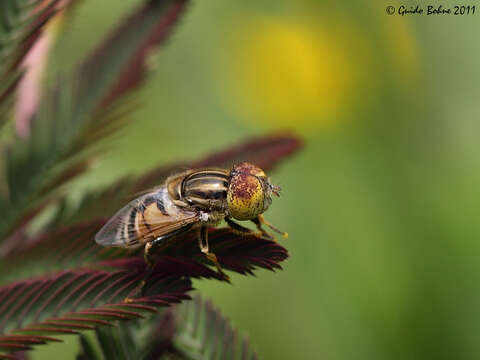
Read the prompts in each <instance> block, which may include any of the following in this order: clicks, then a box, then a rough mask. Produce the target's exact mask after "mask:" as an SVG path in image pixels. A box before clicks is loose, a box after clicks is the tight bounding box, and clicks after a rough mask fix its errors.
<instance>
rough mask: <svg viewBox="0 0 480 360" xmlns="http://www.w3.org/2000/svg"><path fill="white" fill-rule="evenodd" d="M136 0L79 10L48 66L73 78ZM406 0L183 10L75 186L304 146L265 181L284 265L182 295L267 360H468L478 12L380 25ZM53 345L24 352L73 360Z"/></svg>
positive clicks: (473, 327)
mask: <svg viewBox="0 0 480 360" xmlns="http://www.w3.org/2000/svg"><path fill="white" fill-rule="evenodd" d="M435 3H436V2H435ZM136 4H138V1H133V0H129V1H122V2H119V1H113V0H108V1H106V0H104V1H83V2H81V3H80V5H79V6H78V7H77V9H76V10H75V13H74V14H73V15H74V16H73V17H72V18H71V19H69V20H68V25H67V26H66V28H65V29H64V34H63V35H62V36H61V37H60V39H59V43H58V45H57V47H56V49H55V52H54V56H53V59H52V66H51V70H52V71H67V70H68V69H70V68H71V67H72V66H73V64H74V63H75V61H78V58H79V56H81V55H82V54H84V53H85V52H86V51H88V50H89V49H91V48H92V46H94V44H96V43H97V42H98V41H99V40H100V39H101V37H102V36H103V34H105V32H106V31H108V30H109V29H111V27H112V26H113V25H114V24H115V23H117V21H118V20H119V19H120V18H122V16H123V15H124V14H125V13H126V12H128V10H129V9H132V7H134V6H135V5H136ZM402 4H405V5H407V6H409V5H416V3H413V2H405V3H398V2H383V1H358V2H355V3H353V2H349V1H314V0H310V1H308V0H302V1H298V0H297V1H286V0H277V1H258V0H256V1H253V0H248V1H245V0H244V1H241V2H240V1H237V2H226V1H223V2H220V1H204V2H201V1H194V2H192V4H191V5H190V9H189V11H188V12H187V14H186V16H185V17H184V18H183V19H182V21H181V23H180V25H179V26H178V28H177V31H176V32H175V34H174V35H173V36H172V37H171V38H170V39H169V41H168V44H167V46H165V47H164V48H162V49H161V51H159V52H158V54H156V56H154V57H153V58H152V61H151V63H152V66H156V67H157V69H156V72H155V74H154V76H153V77H152V78H150V79H149V80H148V81H147V83H146V84H145V86H144V87H143V88H142V90H141V91H140V94H139V97H140V99H141V106H140V107H139V109H138V111H137V112H136V113H135V114H134V119H133V121H132V122H131V125H129V126H128V128H127V129H125V130H124V131H123V132H122V133H121V134H120V135H119V136H118V137H117V139H116V141H115V146H114V147H113V148H112V151H111V153H109V154H108V156H106V157H105V158H104V159H103V160H102V161H99V162H98V164H97V166H96V167H95V169H94V170H93V171H92V172H91V173H90V174H89V175H88V176H87V177H86V178H84V179H82V180H81V181H80V182H78V183H77V184H76V193H77V194H79V193H81V192H82V191H84V190H85V189H87V188H93V187H96V186H99V185H105V184H108V183H109V182H111V181H113V180H114V179H115V178H117V177H118V176H120V175H123V174H127V173H132V172H133V173H139V172H141V171H144V170H146V169H149V168H151V167H153V166H156V165H158V164H161V163H165V162H173V161H175V160H180V159H195V158H197V157H199V156H202V155H204V154H206V153H208V152H211V151H214V150H216V149H221V148H223V147H225V146H228V145H229V144H233V143H236V142H239V141H241V140H244V139H248V138H249V137H251V136H254V135H260V134H265V133H268V132H271V131H276V130H281V129H290V130H292V131H294V132H296V133H298V134H300V135H302V136H303V137H304V139H305V148H304V149H303V150H302V151H301V152H300V153H299V154H298V155H296V156H294V157H292V158H291V159H289V160H287V161H285V162H283V163H282V165H281V166H279V167H278V168H277V169H276V171H275V172H274V173H272V174H270V175H271V177H272V179H273V181H274V182H275V183H276V184H279V185H280V186H281V187H282V189H283V193H282V197H281V198H280V199H278V200H275V202H274V204H273V205H272V207H271V209H270V210H269V211H268V218H269V219H270V220H271V221H272V222H273V223H274V224H276V225H277V226H278V227H281V228H282V229H284V230H286V231H288V232H289V234H290V238H289V239H288V240H284V241H283V240H282V243H283V244H284V245H285V246H286V247H287V248H288V249H289V251H290V255H291V257H290V259H288V260H287V261H286V262H285V263H284V271H281V272H277V273H270V272H268V271H259V272H258V273H257V277H256V278H252V277H249V278H245V277H241V276H233V279H232V280H233V286H228V285H224V284H220V283H216V282H214V281H197V282H196V283H195V286H196V288H198V289H199V290H200V291H201V293H202V294H203V296H205V297H209V298H211V299H212V300H213V301H214V303H215V304H216V305H218V306H219V307H220V308H221V309H222V311H223V312H224V314H226V315H227V316H228V317H229V318H230V319H231V321H232V323H233V325H234V326H235V327H237V328H238V329H239V331H240V333H244V334H248V335H249V337H250V339H251V342H252V343H253V345H254V347H255V348H256V349H257V350H258V352H259V354H260V355H261V356H262V358H265V359H334V360H341V359H426V358H432V359H479V358H480V341H479V339H478V337H479V334H480V311H479V310H478V305H479V300H480V281H479V280H480V262H479V261H478V255H479V252H480V242H479V235H480V226H479V225H478V221H477V216H478V215H479V213H480V210H479V209H480V193H479V190H478V188H479V187H478V184H479V177H480V162H479V154H480V149H479V147H478V134H479V130H480V125H479V121H478V115H479V110H478V106H479V102H478V99H479V95H480V86H479V79H480V76H479V75H480V67H479V66H478V64H479V61H480V46H479V41H478V37H479V35H480V26H479V19H480V18H479V17H480V4H478V3H477V5H479V8H478V9H477V11H478V12H479V13H478V14H475V15H470V16H466V15H464V16H452V15H450V16H448V15H444V16H421V15H410V16H403V17H402V16H399V15H392V16H389V15H387V14H386V6H387V5H393V6H395V7H398V6H399V5H402ZM443 5H444V7H450V6H452V7H453V6H454V5H461V4H457V3H454V2H447V1H446V2H444V3H443ZM464 5H468V4H464ZM470 5H475V3H474V2H472V4H470ZM65 340H66V343H65V344H61V345H53V346H49V347H46V348H43V349H42V348H39V351H37V352H35V353H33V355H34V356H33V358H34V359H47V358H52V356H55V357H56V358H61V357H66V358H67V357H68V356H71V355H70V354H72V351H73V350H74V349H75V346H76V345H75V344H76V339H75V338H74V337H67V338H65Z"/></svg>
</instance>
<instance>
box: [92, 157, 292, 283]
mask: <svg viewBox="0 0 480 360" xmlns="http://www.w3.org/2000/svg"><path fill="white" fill-rule="evenodd" d="M279 191H280V188H279V187H278V186H274V185H272V184H271V182H270V179H269V178H268V177H267V176H266V174H265V172H264V171H263V170H262V169H260V168H259V167H257V166H255V165H253V164H250V163H246V162H243V163H240V164H238V165H235V166H233V167H232V169H231V170H222V169H197V170H188V171H185V172H182V173H179V174H175V175H173V176H170V177H169V178H168V179H167V180H166V181H165V183H164V184H163V185H162V186H160V187H158V188H155V189H154V190H152V191H150V192H148V193H146V194H144V195H142V196H140V197H139V198H137V199H135V200H133V201H131V202H130V203H128V204H127V205H126V206H125V207H123V208H122V209H121V210H119V211H118V212H117V213H116V214H115V215H114V216H113V217H112V218H111V219H110V220H109V221H108V222H107V223H106V224H105V225H104V226H103V228H102V229H101V230H100V231H99V232H98V233H97V234H96V236H95V241H96V242H97V243H98V244H100V245H103V246H120V247H126V248H138V247H141V246H145V250H144V257H145V261H146V263H147V264H148V265H149V266H150V267H153V266H154V259H153V254H154V250H155V248H157V247H158V246H159V245H161V244H163V243H165V241H166V240H169V239H173V238H174V237H176V236H178V235H180V234H182V233H185V232H187V231H191V230H192V231H193V230H196V231H197V232H198V244H199V248H200V251H201V252H202V253H203V254H205V256H206V257H207V259H208V260H210V261H211V262H212V263H213V264H214V265H215V266H216V268H217V270H218V272H219V273H220V274H221V275H222V276H223V277H224V278H226V279H228V276H227V275H225V274H224V273H223V271H222V268H221V266H220V264H219V262H218V260H217V257H216V256H215V254H214V253H212V252H210V250H209V246H208V227H209V226H215V225H217V224H218V223H219V222H220V221H221V220H225V222H226V223H227V224H228V225H229V226H230V227H231V228H232V229H233V230H234V231H235V232H237V233H241V234H252V233H254V234H256V235H258V236H259V237H263V238H267V239H270V240H275V238H274V237H273V236H272V235H270V234H269V233H268V232H267V231H265V229H264V228H263V227H262V225H266V226H268V227H269V228H270V229H272V230H273V231H275V232H278V233H280V234H281V235H283V236H284V237H287V236H288V235H287V233H284V232H282V231H280V230H278V229H277V228H275V227H274V226H273V225H272V224H270V223H269V222H268V221H266V220H265V219H264V217H263V216H262V213H263V212H265V211H266V210H267V209H268V207H269V206H270V204H271V203H272V197H271V195H272V194H275V195H276V196H279ZM234 219H235V220H250V221H252V222H253V223H255V225H256V227H257V229H258V232H255V231H253V230H250V229H249V228H246V227H244V226H242V225H240V224H238V223H237V222H235V220H234Z"/></svg>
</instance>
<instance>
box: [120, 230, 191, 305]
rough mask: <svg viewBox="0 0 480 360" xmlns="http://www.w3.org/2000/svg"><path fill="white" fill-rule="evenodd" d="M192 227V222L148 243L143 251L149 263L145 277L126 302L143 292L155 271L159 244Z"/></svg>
mask: <svg viewBox="0 0 480 360" xmlns="http://www.w3.org/2000/svg"><path fill="white" fill-rule="evenodd" d="M191 227H192V224H189V225H187V226H184V227H182V228H180V229H178V230H175V231H172V232H171V233H169V234H166V235H164V236H159V237H157V238H156V239H154V240H152V241H149V242H147V243H146V245H145V250H144V253H143V258H144V259H145V262H146V263H147V270H146V271H145V276H144V277H143V280H142V281H141V282H140V284H139V285H138V286H137V288H136V289H135V291H134V292H133V294H132V295H131V296H130V297H128V298H125V300H123V301H124V302H125V303H131V302H132V301H133V300H132V299H133V298H135V297H136V296H137V295H139V294H142V293H143V292H144V290H145V284H146V282H147V279H148V278H149V277H150V275H151V274H152V272H153V268H154V267H155V259H154V256H153V254H154V251H155V249H156V248H158V246H159V245H160V244H162V243H163V242H164V241H165V240H168V239H170V238H173V237H175V236H178V235H180V234H182V233H184V232H187V231H188V230H190V228H191Z"/></svg>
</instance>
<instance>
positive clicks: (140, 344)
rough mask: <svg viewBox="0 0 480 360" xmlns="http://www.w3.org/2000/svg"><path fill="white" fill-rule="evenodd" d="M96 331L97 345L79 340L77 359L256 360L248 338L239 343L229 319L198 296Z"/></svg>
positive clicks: (84, 339)
mask: <svg viewBox="0 0 480 360" xmlns="http://www.w3.org/2000/svg"><path fill="white" fill-rule="evenodd" d="M95 332H96V339H97V344H95V343H94V342H93V341H92V340H91V339H89V338H87V337H86V336H81V337H80V339H79V340H80V345H81V346H80V348H81V350H80V353H79V354H78V356H77V359H78V360H83V359H92V360H97V359H98V360H100V359H103V358H105V359H145V360H155V359H164V358H174V359H177V358H178V359H192V360H193V359H232V360H235V359H246V360H248V359H251V360H253V359H257V355H256V353H255V352H254V351H252V349H251V348H250V345H249V342H248V339H247V338H246V337H244V338H243V339H241V341H239V339H238V336H237V332H236V331H235V330H234V329H233V328H232V327H231V325H230V323H229V321H228V319H226V318H225V317H224V316H223V315H222V314H221V313H220V311H219V310H218V309H216V308H215V307H214V306H213V304H212V303H211V302H210V301H204V300H202V299H201V297H200V296H198V295H197V296H195V297H194V299H193V301H189V302H186V303H182V304H179V305H176V306H174V307H171V308H169V309H167V310H164V311H162V312H159V313H158V314H155V315H154V316H153V317H151V318H150V319H148V320H146V321H141V322H138V321H130V322H123V323H121V324H118V326H114V327H105V326H102V327H98V328H97V329H96V331H95ZM97 348H99V350H100V351H97ZM99 353H101V354H102V355H103V357H102V356H100V354H99Z"/></svg>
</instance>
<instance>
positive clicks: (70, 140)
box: [0, 0, 186, 236]
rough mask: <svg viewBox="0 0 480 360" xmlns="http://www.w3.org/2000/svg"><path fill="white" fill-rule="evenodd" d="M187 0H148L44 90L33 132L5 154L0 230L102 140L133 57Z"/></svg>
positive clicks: (12, 223) (166, 28)
mask: <svg viewBox="0 0 480 360" xmlns="http://www.w3.org/2000/svg"><path fill="white" fill-rule="evenodd" d="M185 2H186V1H184V0H176V1H175V0H157V1H154V0H150V1H147V2H146V4H145V5H144V6H143V7H142V8H140V9H139V10H138V11H136V12H134V13H133V14H132V15H131V16H130V17H129V18H128V19H127V20H126V21H125V22H123V23H122V24H121V25H120V26H119V27H118V28H117V29H116V30H115V31H114V32H113V33H112V34H111V36H110V37H108V38H107V39H106V40H105V41H104V42H103V43H102V44H101V45H100V46H99V47H98V48H97V49H96V51H94V52H93V53H92V54H91V55H90V56H89V57H88V58H87V59H86V61H84V62H83V64H81V65H80V66H79V67H78V69H77V70H76V71H75V72H74V74H73V75H72V76H70V77H67V78H60V77H59V78H58V79H57V81H56V82H55V84H54V85H53V86H52V87H50V88H49V89H47V90H46V91H45V93H44V96H43V99H42V100H41V101H40V106H39V108H38V109H37V112H36V113H35V115H34V116H33V118H32V120H31V129H30V133H31V136H30V137H29V138H28V139H26V140H23V139H16V140H15V141H14V142H13V143H12V144H11V146H10V148H9V149H8V151H7V153H6V155H5V172H6V176H5V178H6V182H7V186H6V188H7V189H8V194H7V196H3V197H2V196H0V212H1V213H2V218H1V219H0V236H1V235H4V236H5V235H6V234H9V233H10V232H11V231H12V230H13V229H14V228H15V227H16V225H17V224H19V222H20V221H21V219H22V215H23V214H24V213H25V212H26V211H27V210H29V209H32V208H34V207H36V206H39V205H40V203H41V202H42V201H43V202H45V201H48V199H49V196H50V197H51V196H52V193H55V190H57V188H58V185H59V184H61V183H63V181H66V180H68V179H70V178H71V177H69V176H66V177H65V176H64V174H65V173H68V172H70V173H72V169H78V168H79V165H78V164H79V163H81V162H82V161H84V159H85V157H84V156H83V157H82V154H83V155H84V154H85V152H86V151H87V150H88V149H89V146H91V145H92V144H93V143H95V142H94V141H92V136H93V137H94V138H95V141H98V139H99V138H101V137H102V136H97V135H98V134H99V133H98V131H103V130H104V129H106V128H108V127H109V126H110V125H111V124H110V123H111V121H112V117H110V116H101V115H102V113H104V112H105V111H107V110H108V106H107V105H111V103H112V101H114V100H116V99H117V98H118V96H120V95H122V94H123V93H124V92H125V91H126V90H128V89H131V87H128V86H124V85H122V86H120V85H119V82H122V79H125V76H127V75H128V76H132V74H135V73H136V72H138V67H132V62H134V60H136V57H138V56H139V54H142V55H143V56H146V53H147V52H148V50H149V49H150V48H151V46H152V45H153V44H154V43H157V42H158V41H159V40H160V39H163V37H164V36H165V35H166V34H168V32H169V30H170V29H171V25H172V24H173V23H174V22H175V20H176V19H177V17H178V15H179V14H180V12H181V11H180V10H181V9H182V8H183V7H184V5H185ZM159 29H161V30H162V31H161V35H162V36H159V35H158V33H159ZM152 37H153V38H154V39H152ZM132 68H133V70H132ZM135 69H137V71H134V70H135ZM125 74H127V75H125ZM128 76H127V77H128ZM119 86H120V88H119ZM119 89H120V90H119ZM115 94H117V95H115ZM107 134H108V131H107ZM80 168H81V166H80ZM73 173H75V171H73ZM59 179H60V180H59ZM52 184H53V185H52ZM46 190H48V191H46Z"/></svg>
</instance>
